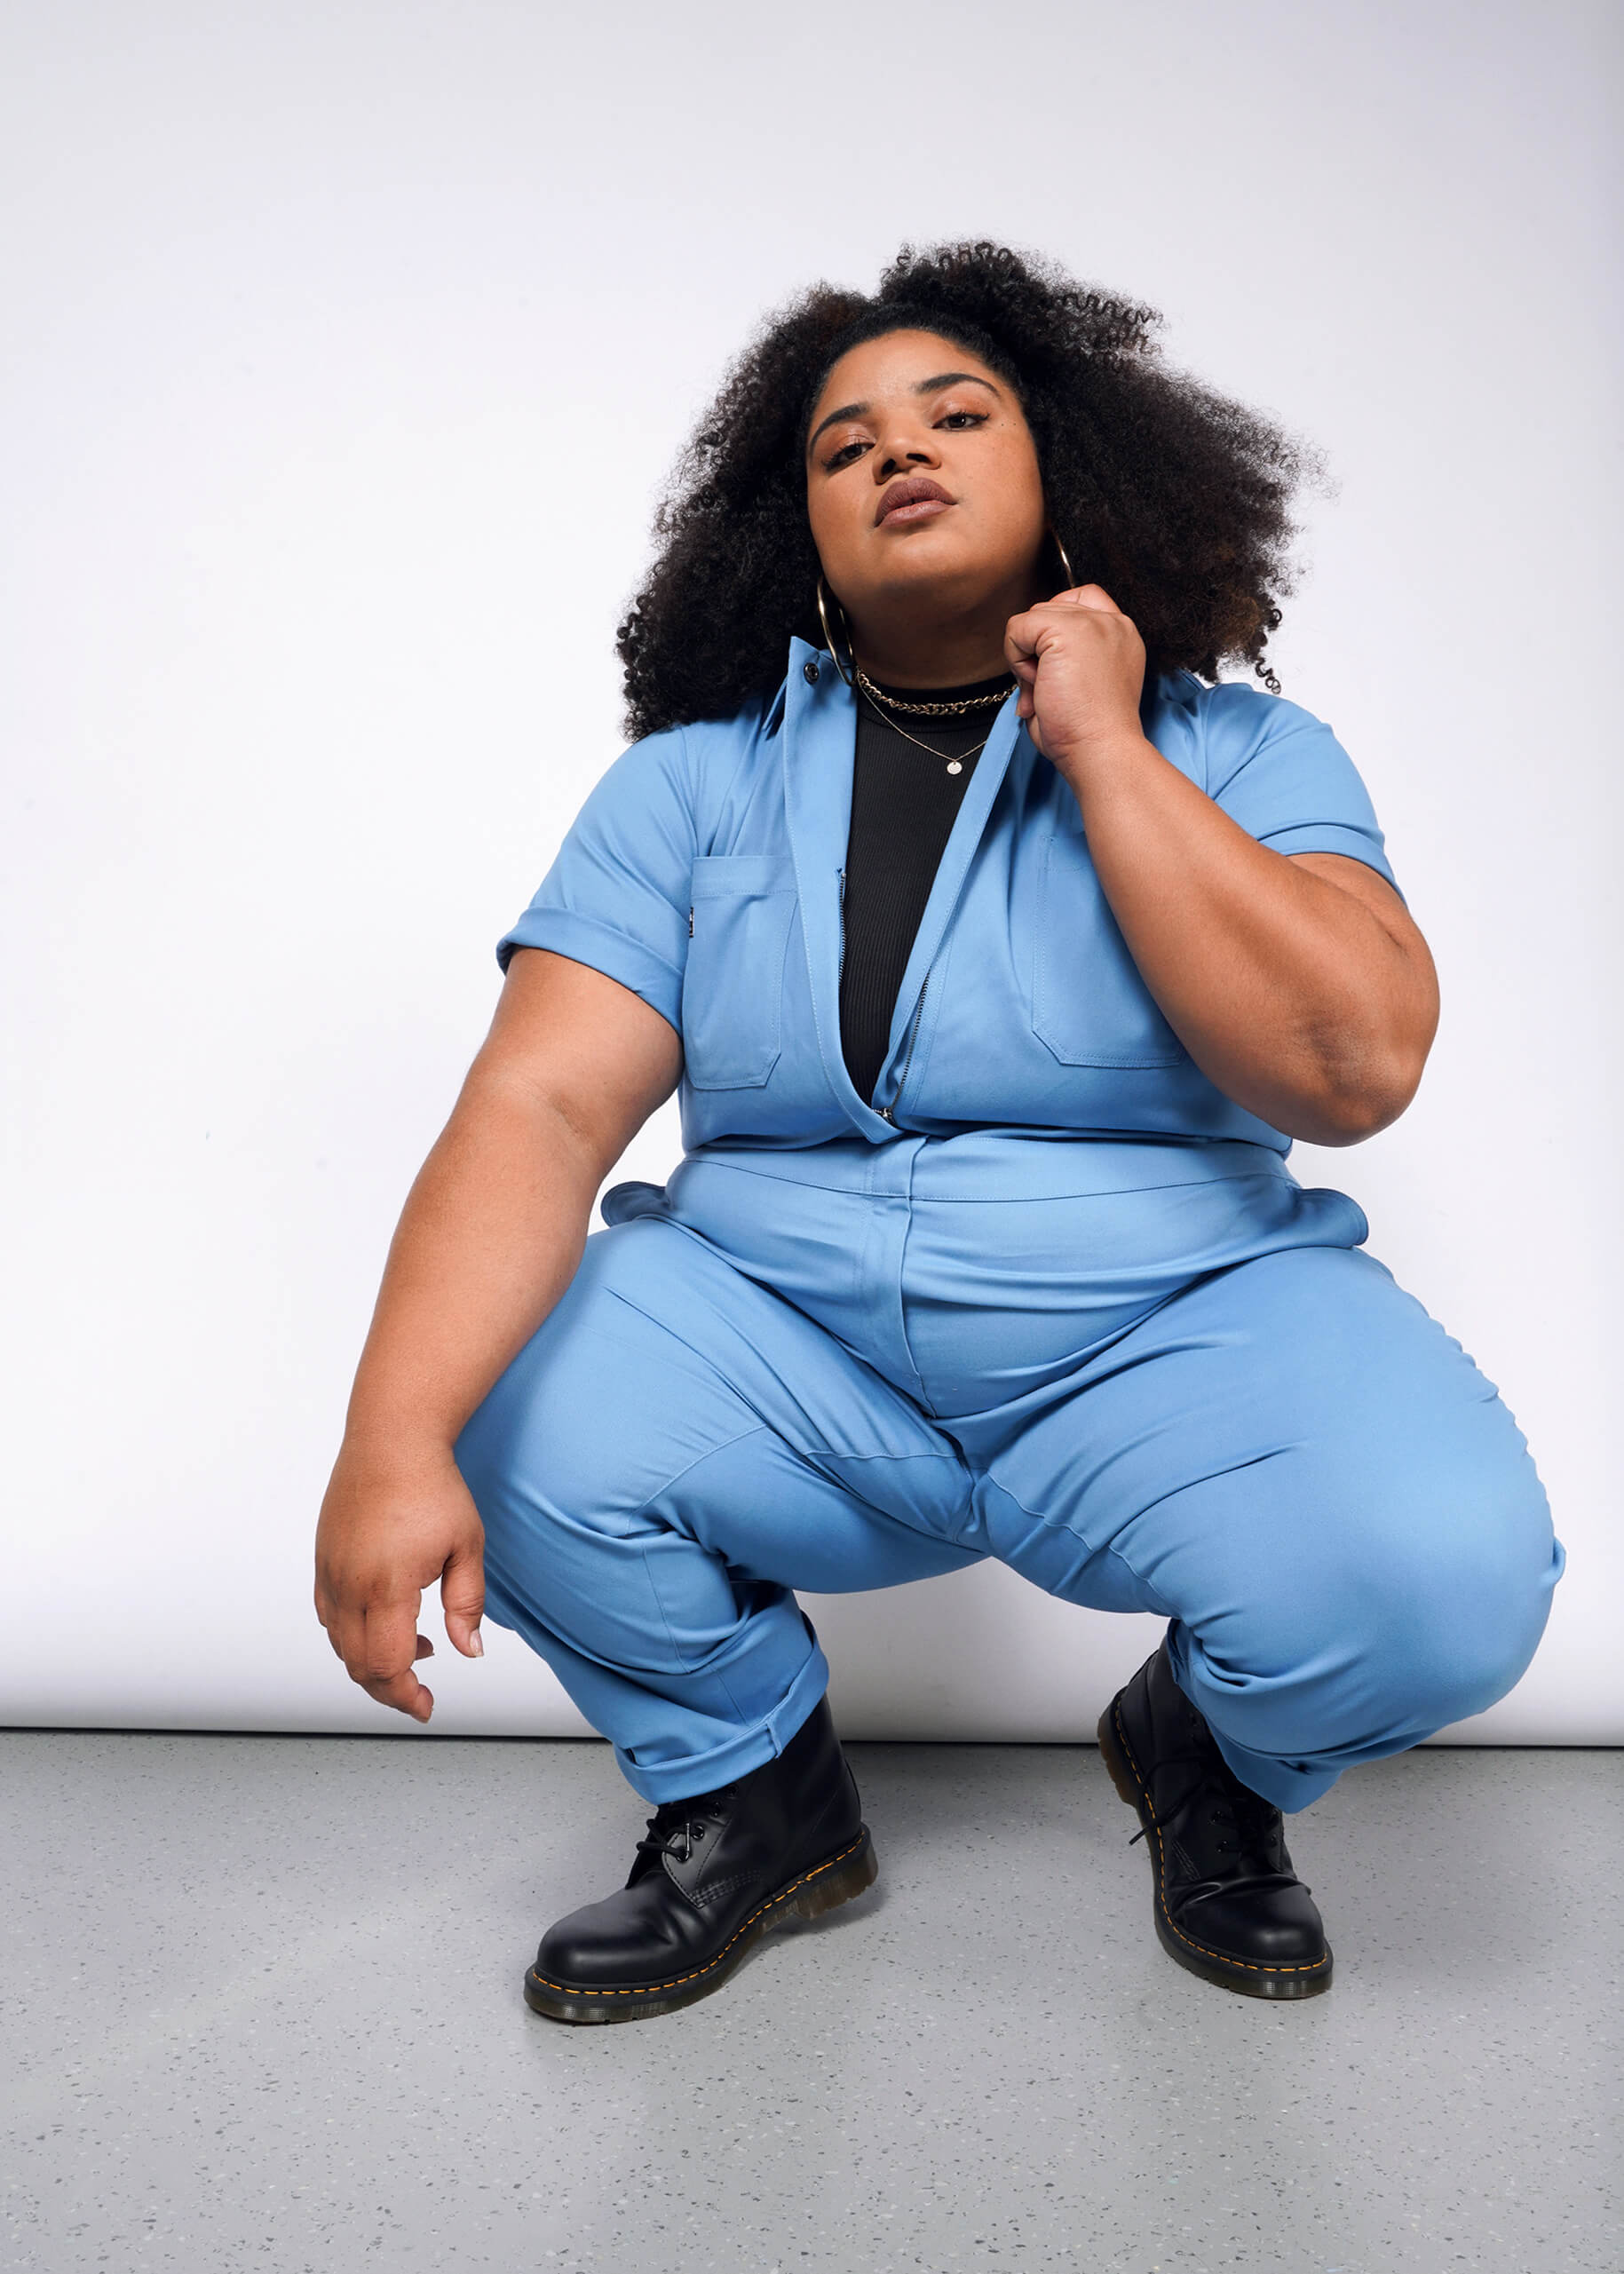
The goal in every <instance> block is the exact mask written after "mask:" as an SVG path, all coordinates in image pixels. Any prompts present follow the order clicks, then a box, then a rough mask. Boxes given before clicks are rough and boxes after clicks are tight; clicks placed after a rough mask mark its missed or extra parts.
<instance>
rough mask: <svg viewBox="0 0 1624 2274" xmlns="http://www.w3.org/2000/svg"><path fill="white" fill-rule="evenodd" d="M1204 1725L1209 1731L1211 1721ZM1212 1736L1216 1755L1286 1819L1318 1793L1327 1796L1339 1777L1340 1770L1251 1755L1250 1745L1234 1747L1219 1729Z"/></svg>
mask: <svg viewBox="0 0 1624 2274" xmlns="http://www.w3.org/2000/svg"><path fill="white" fill-rule="evenodd" d="M1207 1726H1208V1729H1212V1723H1210V1722H1208V1724H1207ZM1212 1733H1213V1737H1214V1739H1215V1740H1216V1744H1217V1747H1218V1750H1219V1752H1220V1753H1221V1754H1222V1755H1224V1759H1225V1761H1227V1762H1228V1763H1229V1765H1230V1767H1231V1768H1232V1770H1233V1771H1234V1772H1235V1774H1236V1775H1237V1776H1238V1777H1239V1778H1240V1781H1241V1783H1242V1784H1243V1785H1245V1786H1247V1787H1249V1789H1250V1790H1251V1791H1253V1792H1255V1793H1260V1794H1261V1795H1263V1797H1264V1800H1266V1801H1268V1802H1269V1803H1271V1806H1273V1807H1275V1808H1278V1809H1280V1810H1283V1811H1284V1812H1285V1814H1286V1815H1287V1816H1293V1815H1295V1813H1296V1811H1297V1810H1298V1809H1300V1808H1306V1807H1307V1806H1308V1805H1309V1803H1310V1802H1311V1801H1316V1800H1318V1799H1319V1795H1320V1794H1321V1793H1328V1792H1329V1791H1330V1789H1331V1787H1332V1786H1333V1785H1334V1784H1335V1782H1336V1779H1338V1777H1340V1776H1341V1774H1342V1768H1340V1767H1338V1768H1335V1769H1317V1768H1314V1767H1312V1766H1311V1765H1310V1764H1309V1763H1307V1762H1294V1761H1279V1760H1277V1759H1276V1758H1275V1757H1274V1755H1272V1754H1270V1753H1254V1752H1253V1751H1252V1749H1251V1747H1249V1746H1246V1745H1237V1744H1236V1743H1235V1741H1234V1739H1232V1738H1228V1737H1225V1736H1224V1732H1223V1731H1222V1730H1216V1729H1213V1730H1212ZM1344 1765H1345V1764H1344Z"/></svg>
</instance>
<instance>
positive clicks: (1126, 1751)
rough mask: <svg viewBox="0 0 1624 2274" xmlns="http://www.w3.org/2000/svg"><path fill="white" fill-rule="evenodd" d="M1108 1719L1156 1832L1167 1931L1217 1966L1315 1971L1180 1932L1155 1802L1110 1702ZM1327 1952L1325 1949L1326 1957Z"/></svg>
mask: <svg viewBox="0 0 1624 2274" xmlns="http://www.w3.org/2000/svg"><path fill="white" fill-rule="evenodd" d="M1111 1718H1112V1721H1113V1723H1115V1725H1116V1733H1117V1739H1118V1741H1119V1742H1120V1744H1121V1748H1122V1758H1123V1759H1124V1760H1125V1761H1126V1762H1127V1763H1128V1765H1129V1768H1130V1769H1131V1770H1132V1771H1133V1780H1134V1782H1135V1784H1136V1785H1137V1786H1138V1787H1139V1790H1140V1791H1141V1792H1142V1793H1143V1794H1144V1795H1145V1807H1146V1808H1147V1809H1148V1810H1150V1818H1151V1830H1152V1831H1153V1833H1154V1834H1156V1855H1157V1871H1156V1900H1157V1902H1158V1903H1159V1904H1160V1905H1161V1915H1162V1917H1163V1918H1164V1919H1165V1920H1166V1921H1167V1922H1168V1929H1170V1931H1171V1932H1172V1933H1174V1934H1176V1936H1177V1937H1178V1939H1179V1941H1180V1942H1181V1943H1183V1945H1184V1948H1185V1949H1186V1950H1193V1951H1199V1952H1200V1954H1201V1956H1202V1957H1203V1958H1216V1960H1217V1961H1218V1963H1219V1964H1220V1965H1221V1966H1238V1967H1240V1969H1241V1970H1242V1971H1243V1972H1244V1973H1247V1974H1318V1973H1319V1971H1320V1969H1321V1968H1322V1967H1323V1966H1324V1964H1325V1962H1326V1961H1325V1959H1323V1958H1316V1959H1311V1961H1309V1962H1308V1964H1307V1965H1305V1966H1264V1964H1262V1963H1261V1961H1257V1960H1255V1959H1250V1958H1233V1957H1232V1956H1231V1955H1230V1953H1229V1952H1228V1951H1226V1950H1208V1947H1207V1945H1206V1944H1205V1943H1198V1942H1197V1941H1195V1940H1194V1938H1193V1937H1192V1936H1189V1935H1187V1934H1185V1933H1184V1929H1183V1928H1182V1927H1180V1926H1179V1924H1178V1922H1177V1921H1176V1919H1175V1918H1174V1916H1173V1913H1171V1912H1170V1911H1169V1910H1168V1898H1167V1890H1166V1888H1165V1887H1164V1885H1163V1883H1162V1882H1163V1881H1164V1880H1165V1879H1166V1877H1167V1853H1166V1850H1164V1848H1163V1847H1162V1844H1161V1824H1160V1823H1159V1821H1158V1820H1157V1816H1156V1803H1155V1802H1154V1801H1153V1800H1152V1798H1151V1796H1150V1790H1149V1787H1147V1786H1146V1784H1145V1779H1144V1778H1143V1777H1142V1776H1141V1775H1140V1774H1139V1764H1138V1763H1137V1761H1136V1760H1135V1759H1134V1756H1133V1747H1132V1746H1130V1745H1129V1742H1128V1732H1127V1731H1126V1730H1125V1729H1124V1728H1123V1727H1122V1714H1121V1707H1120V1706H1118V1705H1115V1704H1113V1706H1112V1708H1111ZM1329 1954H1330V1953H1328V1952H1327V1954H1326V1955H1327V1957H1328V1956H1329Z"/></svg>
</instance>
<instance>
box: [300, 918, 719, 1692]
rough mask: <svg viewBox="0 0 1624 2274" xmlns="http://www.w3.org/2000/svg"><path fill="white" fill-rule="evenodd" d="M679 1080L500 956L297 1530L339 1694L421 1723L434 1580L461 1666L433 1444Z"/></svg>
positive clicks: (561, 984)
mask: <svg viewBox="0 0 1624 2274" xmlns="http://www.w3.org/2000/svg"><path fill="white" fill-rule="evenodd" d="M681 1071H682V1045H681V1042H680V1041H679V1040H678V1038H677V1034H676V1033H675V1032H674V1031H673V1029H672V1028H671V1027H670V1026H669V1025H668V1024H667V1023H666V1021H665V1020H664V1019H663V1018H661V1016H660V1014H659V1012H658V1011H656V1010H651V1009H650V1008H649V1006H648V1004H647V1003H646V1002H644V1001H643V1000H642V998H641V996H639V995H636V994H633V993H632V992H631V990H630V988H629V987H623V986H621V985H620V983H619V982H618V981H617V980H614V979H608V978H606V976H605V975H604V974H603V973H602V972H601V971H592V970H591V969H590V968H589V967H588V966H587V965H586V964H584V963H572V962H570V961H569V959H568V958H567V957H565V956H562V955H552V954H551V953H550V952H549V951H548V950H546V949H544V948H535V947H523V948H519V949H517V950H516V951H515V953H514V955H513V958H512V961H511V963H510V964H509V966H508V973H507V979H506V981H505V983H504V985H503V992H502V994H501V997H500V999H499V1001H498V1002H497V1006H496V1015H495V1018H494V1019H493V1020H492V1022H491V1030H490V1033H489V1034H488V1035H487V1038H486V1041H485V1042H484V1045H483V1046H482V1048H481V1049H480V1051H479V1056H478V1057H477V1058H475V1060H474V1062H473V1064H472V1066H471V1067H470V1069H469V1072H468V1077H467V1080H466V1081H465V1082H463V1089H462V1094H461V1095H460V1097H458V1099H457V1102H456V1107H455V1109H454V1110H453V1113H452V1115H451V1118H450V1120H449V1121H448V1123H447V1124H446V1127H445V1129H443V1130H442V1131H441V1133H440V1137H439V1138H438V1139H437V1141H436V1143H435V1145H434V1147H433V1149H432V1152H431V1153H430V1154H429V1157H428V1159H427V1160H426V1161H424V1165H423V1168H422V1169H421V1170H420V1171H419V1173H418V1176H417V1177H416V1182H415V1183H414V1185H412V1189H411V1192H410V1193H409V1194H408V1198H407V1202H406V1206H405V1208H404V1209H403V1210H402V1212H401V1216H400V1224H399V1226H398V1227H397V1229H396V1232H395V1235H394V1238H393V1240H392V1242H391V1244H390V1249H389V1259H388V1262H387V1264H386V1265H385V1267H384V1280H383V1285H382V1287H381V1288H380V1289H379V1291H378V1298H377V1304H376V1309H375V1311H374V1312H373V1317H372V1326H371V1328H370V1331H369V1332H368V1336H367V1341H366V1345H365V1348H364V1349H363V1350H362V1352H361V1358H360V1367H358V1369H357V1372H356V1376H355V1386H354V1389H353V1391H352V1393H351V1397H350V1406H349V1412H348V1415H347V1417H346V1420H345V1433H344V1442H343V1444H342V1446H341V1447H340V1449H339V1454H338V1459H337V1463H336V1465H335V1467H334V1470H333V1474H332V1479H331V1482H330V1483H329V1486H328V1488H327V1494H326V1498H325V1499H324V1500H323V1501H322V1504H321V1520H320V1522H319V1524H318V1525H317V1529H316V1586H315V1602H316V1616H317V1617H318V1618H319V1619H320V1620H321V1624H322V1625H323V1626H324V1627H325V1628H326V1629H327V1632H328V1637H329V1641H330V1642H331V1644H332V1645H333V1648H334V1650H335V1651H336V1652H337V1654H338V1656H339V1657H340V1658H341V1659H342V1660H344V1662H345V1667H346V1668H347V1669H348V1671H349V1674H350V1676H351V1679H352V1680H353V1681H355V1682H358V1683H359V1684H360V1686H361V1687H362V1689H364V1690H365V1691H367V1692H368V1694H369V1695H370V1696H371V1697H374V1698H376V1700H378V1701H379V1703H380V1704H382V1705H386V1706H393V1707H398V1708H399V1710H400V1712H402V1713H405V1714H409V1715H411V1716H412V1717H413V1719H414V1720H416V1721H424V1722H426V1721H427V1720H428V1718H429V1715H430V1714H431V1713H432V1710H433V1702H434V1701H433V1697H432V1693H431V1692H429V1691H428V1690H427V1689H426V1688H425V1687H424V1684H422V1683H421V1682H419V1681H418V1679H417V1677H416V1674H415V1673H414V1672H413V1670H412V1669H413V1666H414V1664H415V1662H416V1660H418V1659H422V1658H426V1657H428V1656H429V1655H431V1654H432V1648H433V1645H432V1644H431V1643H430V1642H428V1641H427V1640H426V1638H425V1637H424V1636H419V1634H418V1632H417V1614H418V1610H419V1607H420V1604H421V1601H422V1595H423V1590H424V1589H425V1588H427V1587H431V1586H432V1585H433V1584H434V1583H435V1582H436V1581H439V1582H440V1599H441V1603H442V1605H443V1607H444V1611H445V1618H446V1631H447V1633H448V1635H449V1636H450V1637H451V1640H452V1642H453V1643H454V1644H456V1648H457V1649H458V1650H460V1651H462V1652H463V1653H464V1655H465V1656H468V1657H471V1658H472V1657H478V1656H479V1653H480V1650H481V1644H480V1642H479V1615H480V1613H481V1612H482V1611H483V1609H484V1604H485V1580H484V1558H483V1549H484V1530H483V1527H482V1525H481V1524H480V1522H479V1514H478V1512H477V1510H476V1509H475V1508H474V1504H473V1501H472V1499H471V1496H470V1494H469V1492H468V1488H467V1486H465V1485H464V1484H463V1479H462V1477H461V1474H460V1473H459V1471H458V1470H457V1466H456V1461H455V1459H454V1457H453V1454H452V1447H453V1446H455V1445H456V1440H457V1438H458V1437H459V1436H460V1435H461V1433H462V1430H463V1424H464V1423H465V1422H467V1420H468V1418H469V1416H470V1414H472V1412H473V1411H474V1409H475V1407H476V1406H479V1404H480V1402H481V1401H482V1399H483V1398H484V1397H485V1396H486V1393H487V1391H489V1390H490V1388H491V1387H492V1385H493V1383H495V1381H496V1380H497V1378H498V1376H499V1375H501V1374H502V1373H503V1371H504V1370H505V1368H506V1367H507V1366H508V1365H509V1364H510V1363H511V1360H512V1359H514V1358H515V1357H516V1356H517V1355H518V1353H519V1351H520V1350H522V1349H523V1347H524V1345H525V1343H527V1341H528V1340H529V1338H530V1336H531V1335H533V1334H535V1330H536V1328H537V1327H539V1326H540V1325H541V1323H542V1321H543V1319H545V1318H546V1316H547V1314H548V1312H549V1311H551V1309H552V1306H553V1304H554V1303H557V1302H558V1298H559V1297H560V1295H563V1293H564V1291H565V1289H566V1288H567V1287H568V1285H569V1283H570V1281H571V1280H572V1279H573V1278H574V1275H575V1270H576V1267H577V1265H578V1264H579V1263H580V1261H581V1255H582V1248H583V1247H584V1245H585V1242H586V1234H587V1224H588V1221H589V1219H590V1214H591V1208H592V1201H593V1199H594V1197H595V1195H596V1193H597V1192H598V1187H599V1185H601V1184H602V1182H603V1180H604V1178H605V1177H606V1176H607V1175H608V1173H609V1171H610V1169H612V1168H613V1167H614V1164H615V1162H616V1161H618V1160H619V1159H620V1157H621V1155H622V1153H623V1152H624V1151H625V1149H626V1146H627V1145H628V1144H629V1143H630V1139H631V1137H633V1136H634V1135H635V1134H636V1132H637V1130H638V1129H640V1128H641V1127H642V1125H643V1123H644V1122H645V1121H646V1120H647V1119H648V1116H649V1115H650V1114H651V1113H653V1112H654V1108H655V1107H656V1106H657V1105H661V1103H662V1102H663V1101H664V1100H665V1099H666V1098H667V1097H669V1096H670V1094H671V1092H672V1090H673V1089H675V1088H676V1086H677V1077H678V1075H679V1074H680V1073H681Z"/></svg>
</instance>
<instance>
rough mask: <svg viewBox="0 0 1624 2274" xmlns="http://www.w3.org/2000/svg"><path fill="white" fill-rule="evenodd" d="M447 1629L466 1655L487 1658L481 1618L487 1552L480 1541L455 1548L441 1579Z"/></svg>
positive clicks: (442, 1605)
mask: <svg viewBox="0 0 1624 2274" xmlns="http://www.w3.org/2000/svg"><path fill="white" fill-rule="evenodd" d="M440 1608H441V1609H442V1610H443V1611H444V1612H445V1614H446V1632H447V1634H448V1635H449V1636H450V1637H451V1639H452V1641H453V1643H455V1644H456V1647H457V1649H458V1650H460V1651H461V1652H462V1653H463V1657H464V1658H483V1657H484V1655H485V1644H484V1641H483V1639H482V1638H481V1636H480V1634H479V1620H480V1617H481V1615H482V1613H483V1612H484V1609H485V1555H484V1550H483V1548H482V1546H481V1545H480V1543H479V1541H473V1542H471V1544H470V1545H468V1546H467V1547H463V1548H454V1549H452V1551H451V1554H450V1557H448V1560H447V1564H446V1568H445V1572H444V1573H443V1574H442V1576H441V1579H440Z"/></svg>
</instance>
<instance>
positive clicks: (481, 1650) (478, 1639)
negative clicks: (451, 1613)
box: [468, 1627, 485, 1658]
mask: <svg viewBox="0 0 1624 2274" xmlns="http://www.w3.org/2000/svg"><path fill="white" fill-rule="evenodd" d="M468 1647H469V1649H470V1651H471V1652H472V1653H473V1655H474V1657H475V1658H483V1657H484V1655H485V1637H484V1636H483V1635H482V1634H481V1633H480V1632H479V1628H477V1627H471V1628H469V1630H468Z"/></svg>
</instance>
